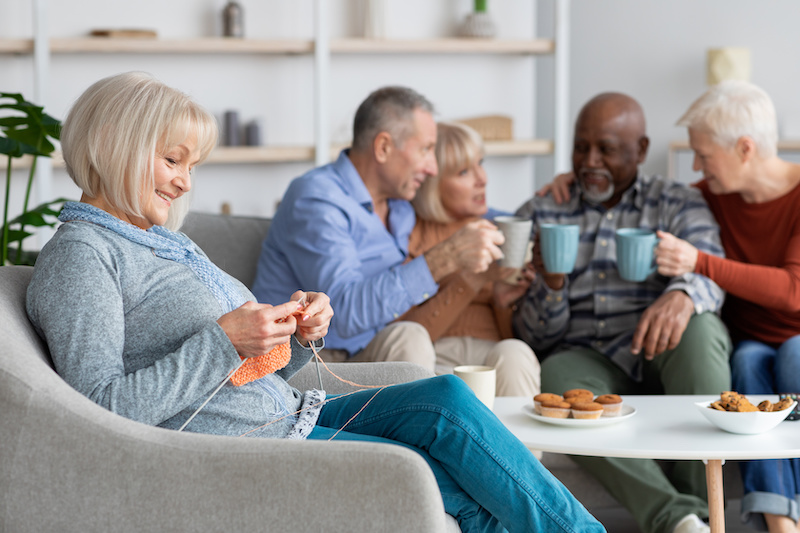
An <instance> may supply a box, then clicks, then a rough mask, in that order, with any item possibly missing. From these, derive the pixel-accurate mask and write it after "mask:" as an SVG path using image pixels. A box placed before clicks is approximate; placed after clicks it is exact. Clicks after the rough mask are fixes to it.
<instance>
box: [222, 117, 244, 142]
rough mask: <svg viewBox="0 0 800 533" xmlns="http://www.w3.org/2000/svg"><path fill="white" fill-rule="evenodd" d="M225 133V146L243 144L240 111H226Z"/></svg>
mask: <svg viewBox="0 0 800 533" xmlns="http://www.w3.org/2000/svg"><path fill="white" fill-rule="evenodd" d="M223 133H224V141H225V146H239V145H241V144H242V143H241V139H240V135H239V112H238V111H225V121H224V130H223Z"/></svg>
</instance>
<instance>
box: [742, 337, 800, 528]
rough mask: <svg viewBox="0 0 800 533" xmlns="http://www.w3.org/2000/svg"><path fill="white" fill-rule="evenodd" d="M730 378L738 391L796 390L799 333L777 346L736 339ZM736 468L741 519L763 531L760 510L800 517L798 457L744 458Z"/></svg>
mask: <svg viewBox="0 0 800 533" xmlns="http://www.w3.org/2000/svg"><path fill="white" fill-rule="evenodd" d="M731 378H732V382H733V389H734V390H735V391H737V392H741V393H742V394H776V393H781V392H797V393H800V335H796V336H794V337H792V338H790V339H789V340H787V341H786V342H784V343H783V344H782V345H781V346H780V347H778V348H777V349H775V348H772V347H771V346H768V345H766V344H763V343H761V342H758V341H752V340H745V341H741V342H739V343H738V344H737V345H736V347H735V348H734V351H733V355H732V356H731ZM787 423H793V422H787ZM796 423H797V424H799V425H800V422H796ZM798 429H800V427H798ZM740 468H741V472H742V482H743V484H744V492H745V496H744V498H743V499H742V521H743V522H745V523H750V524H752V525H753V526H754V527H756V528H757V529H760V530H762V531H766V530H767V527H766V523H765V522H764V518H763V515H762V513H769V514H774V515H779V516H788V517H790V518H791V519H792V520H794V521H797V520H798V518H800V459H767V460H759V461H747V462H743V463H740Z"/></svg>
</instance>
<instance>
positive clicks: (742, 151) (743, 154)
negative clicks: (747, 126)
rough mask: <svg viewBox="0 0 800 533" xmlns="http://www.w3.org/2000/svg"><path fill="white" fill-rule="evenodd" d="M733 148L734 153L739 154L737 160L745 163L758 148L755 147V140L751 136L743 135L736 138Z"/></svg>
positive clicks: (753, 155)
mask: <svg viewBox="0 0 800 533" xmlns="http://www.w3.org/2000/svg"><path fill="white" fill-rule="evenodd" d="M734 150H735V151H736V155H738V156H739V160H740V161H741V162H742V163H747V162H748V161H750V160H751V159H753V158H754V157H755V156H756V153H757V151H758V148H756V142H755V141H754V140H753V138H752V137H748V136H746V135H745V136H742V137H739V138H738V139H737V140H736V146H735V147H734Z"/></svg>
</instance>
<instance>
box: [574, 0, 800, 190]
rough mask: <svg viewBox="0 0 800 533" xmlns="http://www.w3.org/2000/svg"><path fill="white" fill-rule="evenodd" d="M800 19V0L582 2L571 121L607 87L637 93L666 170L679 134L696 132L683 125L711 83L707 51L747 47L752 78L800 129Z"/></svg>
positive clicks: (658, 166) (652, 158)
mask: <svg viewBox="0 0 800 533" xmlns="http://www.w3.org/2000/svg"><path fill="white" fill-rule="evenodd" d="M799 21H800V2H798V1H796V0H770V1H768V2H763V1H756V0H671V1H652V0H651V1H642V0H603V1H602V2H598V1H596V0H572V17H571V30H570V31H571V35H572V39H571V66H570V76H571V87H572V90H571V94H570V117H571V119H570V120H571V121H573V122H574V120H575V117H576V115H577V113H578V111H579V110H580V107H581V105H583V103H584V102H586V101H587V100H588V99H589V98H591V97H592V96H593V95H594V94H596V93H598V92H601V91H622V92H625V93H628V94H630V95H631V96H633V97H635V98H636V99H638V100H639V102H640V103H641V104H642V106H643V107H644V110H645V113H646V116H647V121H648V131H649V134H650V140H651V148H650V155H649V157H648V160H647V162H646V164H645V165H644V167H643V168H644V169H645V170H646V171H648V172H656V173H659V174H662V175H666V173H667V146H668V144H669V142H670V141H671V140H680V139H687V138H688V136H687V135H686V132H685V128H679V127H677V126H675V125H674V124H675V122H676V121H677V120H678V118H680V116H681V114H683V112H684V111H685V110H686V109H687V108H688V107H689V104H691V102H692V101H693V100H694V99H695V98H697V97H698V96H700V95H701V94H702V93H703V91H704V90H705V89H706V50H707V49H708V48H718V47H722V46H745V47H749V48H750V49H751V57H752V77H751V80H750V81H752V82H753V83H755V84H757V85H759V86H761V87H762V88H764V89H765V90H766V91H767V92H768V93H769V94H770V95H771V96H772V98H773V100H774V101H775V106H776V108H777V110H778V116H779V122H780V124H781V127H782V129H785V127H786V126H788V127H789V129H790V130H794V132H795V138H797V137H800V131H798V124H800V84H799V83H798V82H800V61H798V50H800V32H798V29H797V25H798V22H799ZM792 123H793V124H794V126H792V125H791V124H792ZM787 133H789V131H787ZM683 176H686V174H685V173H683ZM697 177H698V176H697V175H691V176H686V179H687V180H693V179H695V178H697Z"/></svg>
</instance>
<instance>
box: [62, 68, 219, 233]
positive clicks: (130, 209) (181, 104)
mask: <svg viewBox="0 0 800 533" xmlns="http://www.w3.org/2000/svg"><path fill="white" fill-rule="evenodd" d="M191 136H194V137H195V139H196V143H197V151H198V154H199V161H198V162H202V161H203V160H205V158H206V157H208V154H209V153H210V152H211V150H212V149H213V148H214V146H215V145H216V144H217V136H218V128H217V122H216V119H215V118H214V116H213V115H212V114H211V113H209V112H208V111H206V110H205V109H204V108H203V107H201V106H200V105H199V104H197V103H196V102H194V100H192V99H191V98H190V97H189V96H187V95H186V94H184V93H182V92H180V91H178V90H177V89H173V88H171V87H168V86H167V85H164V84H163V83H162V82H160V81H158V80H157V79H155V78H154V77H152V76H151V75H149V74H146V73H143V72H127V73H124V74H118V75H115V76H109V77H108V78H104V79H102V80H100V81H98V82H95V83H94V84H93V85H92V86H91V87H89V88H88V89H86V91H85V92H84V93H83V94H82V95H81V96H80V97H78V99H77V101H76V102H75V104H74V105H73V106H72V109H71V110H70V111H69V114H68V115H67V118H66V119H65V120H64V127H63V128H62V131H61V149H62V152H63V154H64V162H65V163H66V167H67V172H68V173H69V175H70V177H71V178H72V180H73V181H74V182H75V184H76V185H77V186H78V187H80V189H81V190H82V191H83V192H84V193H85V194H86V195H87V196H89V197H91V198H97V197H98V196H102V197H103V198H104V199H105V200H106V201H107V202H108V203H109V204H110V205H111V206H113V207H114V208H115V209H118V210H120V211H121V212H123V213H126V214H129V215H132V216H137V217H141V216H142V208H143V205H142V197H143V194H144V192H145V191H147V190H151V189H154V188H155V178H154V173H153V171H154V167H153V163H154V160H155V157H156V155H157V154H163V153H167V152H169V151H170V150H172V149H173V148H175V147H176V146H178V145H179V144H181V143H182V142H184V141H185V140H186V139H187V138H189V137H191ZM188 210H189V198H188V196H187V195H184V196H182V197H181V198H178V199H177V200H176V201H175V202H173V204H172V207H171V208H170V210H169V217H168V219H167V223H166V224H165V226H166V227H168V228H170V229H178V228H179V227H180V225H181V223H182V222H183V218H184V217H185V216H186V213H187V212H188Z"/></svg>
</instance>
